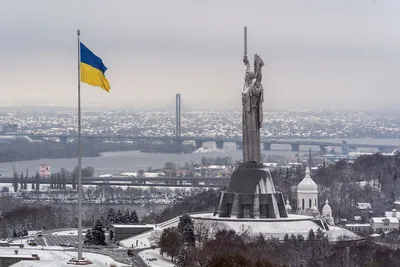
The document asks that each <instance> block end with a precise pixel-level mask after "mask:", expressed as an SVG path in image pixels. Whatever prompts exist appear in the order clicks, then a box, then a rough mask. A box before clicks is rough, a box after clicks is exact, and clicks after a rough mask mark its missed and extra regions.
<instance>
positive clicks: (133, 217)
mask: <svg viewBox="0 0 400 267" xmlns="http://www.w3.org/2000/svg"><path fill="white" fill-rule="evenodd" d="M129 222H130V223H139V218H138V215H137V213H136V210H133V211H132V212H131V216H130V221H129Z"/></svg>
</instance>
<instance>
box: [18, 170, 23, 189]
mask: <svg viewBox="0 0 400 267" xmlns="http://www.w3.org/2000/svg"><path fill="white" fill-rule="evenodd" d="M19 183H20V187H21V189H24V173H23V172H21V176H20V177H19Z"/></svg>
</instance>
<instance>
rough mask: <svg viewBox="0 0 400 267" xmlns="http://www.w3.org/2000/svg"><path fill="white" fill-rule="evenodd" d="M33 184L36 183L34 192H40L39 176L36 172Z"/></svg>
mask: <svg viewBox="0 0 400 267" xmlns="http://www.w3.org/2000/svg"><path fill="white" fill-rule="evenodd" d="M35 182H36V186H35V189H36V191H39V190H40V174H39V172H36V175H35Z"/></svg>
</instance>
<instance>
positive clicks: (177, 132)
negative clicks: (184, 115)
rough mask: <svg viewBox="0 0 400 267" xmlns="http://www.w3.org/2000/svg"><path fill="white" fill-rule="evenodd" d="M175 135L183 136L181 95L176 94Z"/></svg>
mask: <svg viewBox="0 0 400 267" xmlns="http://www.w3.org/2000/svg"><path fill="white" fill-rule="evenodd" d="M175 127H176V129H175V135H176V136H181V94H176V112H175Z"/></svg>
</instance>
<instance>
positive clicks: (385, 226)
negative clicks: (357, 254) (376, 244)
mask: <svg viewBox="0 0 400 267" xmlns="http://www.w3.org/2000/svg"><path fill="white" fill-rule="evenodd" d="M371 229H372V231H373V232H377V231H378V230H379V229H380V230H381V231H383V232H390V231H393V230H398V229H399V219H397V218H394V217H389V218H388V217H373V218H372V219H371Z"/></svg>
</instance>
